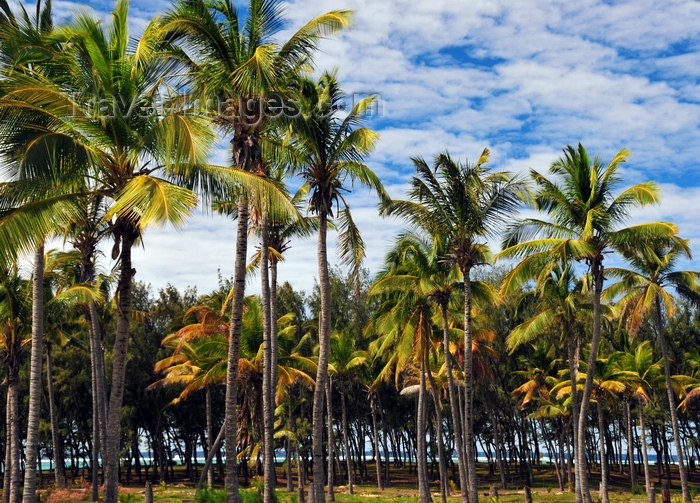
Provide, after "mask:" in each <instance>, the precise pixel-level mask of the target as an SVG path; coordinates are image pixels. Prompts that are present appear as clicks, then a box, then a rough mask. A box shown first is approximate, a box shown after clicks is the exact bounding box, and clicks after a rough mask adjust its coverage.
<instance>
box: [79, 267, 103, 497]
mask: <svg viewBox="0 0 700 503" xmlns="http://www.w3.org/2000/svg"><path fill="white" fill-rule="evenodd" d="M91 276H92V274H90V275H89V276H88V278H87V279H84V281H91V280H92V277H91ZM88 310H89V320H90V323H89V325H88V332H89V337H90V365H91V367H92V368H91V373H92V381H93V382H92V393H93V396H92V411H93V412H92V424H93V427H92V436H93V439H92V456H93V459H94V461H93V464H94V466H93V468H92V472H93V481H92V498H93V499H92V501H97V498H98V494H97V493H98V486H99V480H98V476H97V475H98V470H99V453H100V452H103V453H104V449H105V446H106V445H107V386H106V383H105V360H104V348H103V346H102V336H101V330H100V321H99V314H98V312H97V305H96V304H95V302H94V301H90V302H89V303H88ZM103 463H104V459H103ZM103 475H104V474H103Z"/></svg>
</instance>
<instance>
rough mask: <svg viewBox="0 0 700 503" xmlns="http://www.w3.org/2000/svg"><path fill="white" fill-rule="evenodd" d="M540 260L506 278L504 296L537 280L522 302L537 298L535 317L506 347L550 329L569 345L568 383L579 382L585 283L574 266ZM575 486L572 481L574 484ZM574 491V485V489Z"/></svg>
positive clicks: (574, 409) (574, 394) (574, 403)
mask: <svg viewBox="0 0 700 503" xmlns="http://www.w3.org/2000/svg"><path fill="white" fill-rule="evenodd" d="M540 259H541V260H533V261H530V262H528V264H527V265H526V267H521V268H516V269H513V270H512V271H511V272H510V273H508V274H507V275H506V276H505V278H504V279H503V284H502V285H501V294H502V295H512V294H514V293H516V292H517V291H518V290H519V289H520V288H521V287H522V286H523V285H524V283H526V282H527V281H530V280H531V279H534V280H535V288H534V289H533V290H529V291H527V292H525V293H524V294H522V295H521V297H520V299H519V303H525V301H526V300H527V299H530V298H532V297H534V300H535V302H536V306H537V310H536V312H535V314H534V315H533V316H532V317H531V318H529V319H528V320H525V321H524V322H523V323H521V324H520V325H518V326H516V327H515V328H514V329H513V330H512V332H511V333H510V334H509V335H508V337H507V338H506V346H507V347H508V349H509V350H510V351H511V352H512V351H514V350H515V348H517V347H518V346H520V345H521V344H523V343H526V342H529V341H532V340H534V339H535V338H538V337H541V336H542V334H543V333H546V332H547V331H548V330H555V331H556V332H558V333H559V336H560V341H561V342H565V343H566V347H567V353H568V359H567V360H568V363H569V380H570V382H578V369H579V358H580V353H581V335H580V332H581V330H580V328H581V314H582V311H584V309H585V308H586V307H587V306H586V298H587V297H586V294H585V290H586V284H585V281H583V279H579V280H577V279H576V277H575V274H574V270H573V266H572V265H566V266H561V265H559V264H557V265H556V266H555V267H553V268H550V267H548V265H547V263H543V262H544V259H546V257H540ZM578 403H579V402H578V387H577V386H574V387H572V388H571V413H572V419H573V421H572V424H573V443H574V446H575V445H576V442H577V438H578V431H579V430H578ZM572 483H573V481H572ZM572 488H573V486H572Z"/></svg>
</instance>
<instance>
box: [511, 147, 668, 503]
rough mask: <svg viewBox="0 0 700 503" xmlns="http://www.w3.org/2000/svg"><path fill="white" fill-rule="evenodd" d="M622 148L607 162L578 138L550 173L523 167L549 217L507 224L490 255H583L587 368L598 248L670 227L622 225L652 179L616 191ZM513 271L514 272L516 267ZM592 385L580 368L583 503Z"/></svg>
mask: <svg viewBox="0 0 700 503" xmlns="http://www.w3.org/2000/svg"><path fill="white" fill-rule="evenodd" d="M629 154H630V152H629V151H628V150H626V149H622V150H620V151H619V152H618V153H617V154H616V155H615V157H614V158H613V159H612V161H610V162H609V163H608V164H607V165H606V164H605V163H604V162H603V160H602V159H601V158H600V157H596V158H594V159H591V158H590V156H589V155H588V152H587V151H586V149H585V148H584V147H583V145H581V144H579V145H578V147H577V148H575V147H572V146H568V147H566V148H565V149H564V156H563V157H561V158H559V159H557V160H556V161H554V162H553V163H552V165H551V167H550V169H549V172H550V175H551V176H552V177H554V178H553V179H552V180H550V179H548V178H547V177H546V176H544V175H542V174H540V173H538V172H537V171H534V170H531V172H530V174H531V176H532V178H533V180H534V182H535V183H536V184H537V186H538V189H537V192H536V194H535V196H534V198H533V200H532V205H533V206H534V208H535V209H537V210H539V211H541V212H542V213H544V214H546V215H547V216H548V217H549V219H548V220H541V219H537V218H529V219H524V220H520V221H518V222H514V223H513V224H511V225H509V227H508V229H507V231H506V233H505V234H504V238H503V242H502V244H503V247H504V248H505V249H504V250H503V251H502V252H501V253H500V254H499V255H498V256H499V257H503V258H519V259H522V262H521V263H520V264H519V265H518V266H516V269H518V270H520V269H522V270H527V269H528V268H529V263H530V262H538V263H540V264H544V265H545V266H546V267H547V264H549V265H548V267H555V265H556V264H557V263H564V264H569V263H572V262H573V261H581V262H584V263H585V264H586V265H587V266H588V268H589V273H590V276H591V280H590V281H591V285H592V291H593V292H592V293H593V333H592V338H591V349H590V355H589V361H588V367H589V368H594V366H595V361H596V358H597V353H598V346H599V343H600V336H601V300H600V299H601V293H602V291H603V283H604V281H605V278H604V267H603V258H604V256H605V253H607V252H609V251H613V250H621V249H625V248H632V247H634V246H636V245H639V244H640V243H642V242H644V240H645V239H650V238H652V237H654V236H658V235H665V236H670V235H673V234H675V233H676V230H677V229H676V226H675V225H673V224H671V223H665V222H655V223H648V224H641V225H635V226H630V227H622V225H623V223H624V221H625V220H626V218H627V217H628V216H629V214H630V211H631V210H632V209H633V208H637V207H642V206H646V205H649V204H656V203H658V200H659V189H658V186H657V185H656V184H655V183H653V182H646V183H642V184H638V185H634V186H632V187H629V188H627V189H625V190H623V191H621V192H620V193H619V194H617V195H616V192H617V190H618V186H619V184H620V182H621V178H620V174H619V170H620V166H621V164H622V163H623V162H625V161H626V160H627V157H628V156H629ZM515 274H518V272H516V273H515ZM592 391H593V373H591V372H589V373H588V374H587V378H586V383H585V385H584V388H583V392H582V396H581V406H580V409H579V416H578V421H579V427H578V431H579V433H580V434H579V436H578V439H577V440H578V444H577V447H576V454H575V457H576V472H577V477H576V480H577V482H578V484H577V490H580V493H581V495H580V497H581V498H582V499H583V501H584V503H590V501H591V496H590V489H589V485H588V479H587V477H586V470H585V463H586V461H585V454H586V453H585V450H586V449H585V448H586V446H585V436H584V435H583V434H581V432H583V431H584V430H585V427H586V424H585V423H586V420H587V417H588V409H589V404H590V399H591V393H592Z"/></svg>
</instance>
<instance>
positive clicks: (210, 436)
mask: <svg viewBox="0 0 700 503" xmlns="http://www.w3.org/2000/svg"><path fill="white" fill-rule="evenodd" d="M204 399H205V407H206V409H207V410H206V414H207V459H210V456H211V452H212V449H213V448H214V418H213V417H212V411H211V386H207V390H206V392H205V398H204ZM213 457H214V456H211V458H212V459H213ZM209 463H210V464H211V461H210V462H209ZM205 472H206V473H205ZM204 475H206V478H207V487H208V488H209V489H211V488H212V487H214V470H212V469H210V466H209V465H207V464H206V463H205V465H204V468H202V477H204Z"/></svg>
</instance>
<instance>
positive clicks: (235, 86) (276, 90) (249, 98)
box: [164, 0, 349, 503]
mask: <svg viewBox="0 0 700 503" xmlns="http://www.w3.org/2000/svg"><path fill="white" fill-rule="evenodd" d="M348 22H349V12H348V11H334V12H329V13H328V14H325V15H322V16H319V17H317V18H315V19H313V20H311V21H310V22H308V23H307V24H306V25H304V26H303V27H302V28H301V29H299V30H298V31H297V32H296V33H294V34H293V35H292V36H291V38H289V39H288V40H287V41H286V42H284V43H278V42H277V41H276V40H275V36H276V35H277V34H278V33H279V32H280V30H281V29H283V28H284V27H285V22H284V18H283V17H282V10H281V2H280V1H279V0H251V1H250V4H249V6H248V10H247V13H246V14H245V15H243V13H239V12H238V10H237V9H236V6H235V5H234V4H233V2H231V1H230V0H180V1H179V2H178V3H176V4H175V6H174V7H173V9H172V10H171V11H170V12H169V13H168V14H167V15H166V17H165V22H164V27H165V30H166V31H167V32H168V38H169V39H170V40H171V41H172V42H174V43H176V44H178V46H179V47H180V50H179V51H175V57H176V58H177V59H178V60H180V61H184V62H186V64H187V66H189V68H190V70H191V75H192V76H195V78H194V87H195V89H196V92H197V95H198V97H199V98H201V99H202V100H203V101H205V102H206V101H207V100H213V102H214V103H216V102H218V103H219V104H220V105H224V107H225V108H226V109H227V111H226V112H225V113H223V114H219V115H218V117H217V120H218V122H219V124H220V125H222V126H223V127H224V128H225V129H228V130H229V131H231V132H232V142H231V143H232V145H233V149H232V150H233V163H234V164H235V166H237V167H239V168H241V169H244V170H247V171H253V172H258V173H264V172H265V170H264V166H263V164H262V158H261V148H260V134H261V132H262V131H263V129H264V127H265V125H266V124H267V123H268V122H269V120H270V119H271V118H272V117H273V116H274V115H275V114H277V115H279V112H280V111H284V108H280V104H279V102H277V103H276V104H272V103H270V101H269V99H270V97H271V96H273V95H275V96H276V97H277V98H279V96H280V95H283V94H284V92H285V89H286V87H287V86H288V84H289V82H290V81H291V80H293V79H294V78H296V76H297V75H298V73H299V72H300V71H301V70H302V69H304V68H305V67H308V65H309V63H311V60H312V57H313V53H314V52H315V50H316V47H317V45H318V42H319V40H320V39H321V38H322V37H323V36H325V35H329V34H332V33H334V32H336V31H338V30H339V29H341V28H343V27H345V26H347V25H348ZM224 100H225V101H224ZM274 106H276V109H275V110H276V111H273V107H274ZM281 106H282V107H284V106H285V105H284V104H282V105H281ZM248 209H249V208H248V194H246V193H245V192H244V193H242V194H241V195H240V197H239V200H238V230H237V235H236V259H235V265H234V297H233V302H232V305H231V312H232V314H231V321H232V323H231V336H230V345H231V347H230V351H229V353H230V354H229V365H228V373H229V374H228V377H227V398H226V417H227V419H226V437H227V439H228V441H227V442H226V445H227V449H228V456H227V463H228V465H229V469H228V470H227V479H226V487H227V492H228V498H229V499H228V501H229V502H237V501H238V498H239V497H238V480H237V478H236V471H237V470H236V442H235V437H236V397H237V390H236V382H237V379H238V378H237V373H238V367H237V364H238V354H239V352H240V336H241V332H240V331H241V316H242V310H243V297H244V295H245V265H246V254H247V239H248V235H247V234H248V215H249V211H248ZM268 457H269V456H268ZM272 462H273V460H268V466H269V464H270V463H272ZM273 467H274V465H273ZM267 472H268V473H267V474H266V477H265V503H272V501H273V492H274V478H273V473H269V472H270V470H269V469H268V470H267ZM317 503H321V501H320V500H319V501H318V502H317Z"/></svg>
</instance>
